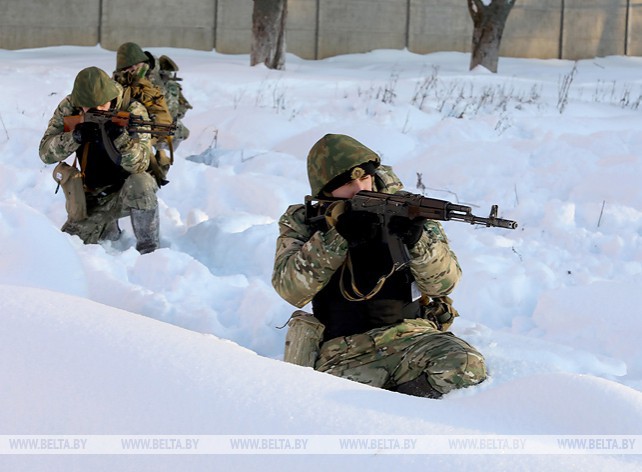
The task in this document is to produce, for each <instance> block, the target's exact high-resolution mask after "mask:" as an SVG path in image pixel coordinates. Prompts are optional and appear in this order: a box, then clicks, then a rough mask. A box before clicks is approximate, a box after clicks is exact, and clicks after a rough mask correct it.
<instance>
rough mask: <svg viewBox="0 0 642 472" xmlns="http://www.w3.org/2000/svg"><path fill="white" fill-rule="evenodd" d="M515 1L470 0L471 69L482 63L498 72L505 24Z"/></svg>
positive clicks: (490, 69) (492, 70)
mask: <svg viewBox="0 0 642 472" xmlns="http://www.w3.org/2000/svg"><path fill="white" fill-rule="evenodd" d="M515 1H516V0H491V1H490V3H489V4H488V5H486V4H485V2H484V1H483V0H468V12H469V13H470V17H471V18H472V19H473V42H472V52H471V56H470V70H472V69H474V68H475V67H477V66H479V65H481V66H483V67H485V68H486V69H488V70H489V71H491V72H493V73H495V72H497V61H498V60H499V47H500V45H501V42H502V35H503V34H504V26H505V25H506V20H507V19H508V14H509V13H510V11H511V9H512V8H513V5H515ZM487 2H488V0H486V3H487Z"/></svg>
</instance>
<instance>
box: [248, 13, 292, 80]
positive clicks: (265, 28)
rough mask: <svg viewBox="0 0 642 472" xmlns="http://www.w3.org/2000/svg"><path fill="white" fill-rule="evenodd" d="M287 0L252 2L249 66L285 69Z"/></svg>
mask: <svg viewBox="0 0 642 472" xmlns="http://www.w3.org/2000/svg"><path fill="white" fill-rule="evenodd" d="M287 14H288V2H287V0H254V9H253V11H252V51H251V54H250V65H252V66H254V65H256V64H261V63H263V64H265V65H266V66H267V67H269V68H270V69H279V70H282V69H285V21H286V18H287Z"/></svg>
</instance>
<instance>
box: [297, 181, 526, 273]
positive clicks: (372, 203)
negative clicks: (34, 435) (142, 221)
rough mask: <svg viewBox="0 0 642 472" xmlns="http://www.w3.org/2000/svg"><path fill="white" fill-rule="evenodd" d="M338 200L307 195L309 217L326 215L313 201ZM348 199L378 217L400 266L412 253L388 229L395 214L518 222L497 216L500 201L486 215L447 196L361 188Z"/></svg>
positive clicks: (354, 206)
mask: <svg viewBox="0 0 642 472" xmlns="http://www.w3.org/2000/svg"><path fill="white" fill-rule="evenodd" d="M339 200H341V199H338V198H331V197H328V198H313V197H311V196H307V197H305V204H306V209H307V215H308V221H310V222H315V221H319V220H321V219H323V218H325V215H324V214H323V212H320V214H318V215H317V216H311V215H312V202H314V201H318V202H319V203H320V204H326V205H328V204H330V203H332V202H336V201H339ZM347 201H348V202H349V205H350V208H351V210H352V211H365V212H368V213H373V214H375V215H377V216H378V217H379V221H380V222H381V226H382V229H383V231H381V236H382V241H383V242H384V243H386V244H388V247H389V248H390V255H391V256H392V260H393V262H394V264H395V265H396V266H398V267H397V268H401V267H404V266H405V265H407V264H408V263H409V261H410V254H409V253H408V248H407V247H406V245H405V244H404V243H403V242H402V241H401V239H400V238H396V237H392V235H391V234H390V232H389V231H387V228H388V227H389V226H388V225H389V223H390V220H391V219H392V217H393V216H398V217H402V218H408V219H411V220H413V219H415V218H427V219H429V220H437V221H461V222H464V223H470V224H473V225H483V226H487V227H498V228H506V229H515V228H517V222H515V221H512V220H505V219H503V218H498V217H497V211H498V206H497V205H492V207H491V210H490V214H489V215H488V217H486V218H484V217H481V216H476V215H473V213H472V209H471V208H470V207H469V206H466V205H458V204H456V203H451V202H448V201H446V200H437V199H435V198H428V197H424V196H423V195H417V194H414V193H409V192H399V193H396V194H387V193H379V192H371V191H368V190H362V191H361V192H359V193H357V194H356V195H355V196H354V197H352V198H351V199H349V200H347Z"/></svg>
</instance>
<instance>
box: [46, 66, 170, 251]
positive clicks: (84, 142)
mask: <svg viewBox="0 0 642 472" xmlns="http://www.w3.org/2000/svg"><path fill="white" fill-rule="evenodd" d="M90 111H91V112H96V111H124V112H129V113H130V114H131V115H132V116H134V115H136V116H139V117H141V118H142V119H143V120H149V117H148V115H147V111H146V109H145V107H144V106H143V105H141V104H140V103H139V102H137V101H134V100H131V101H129V102H128V103H123V89H122V87H121V86H120V85H119V84H118V83H116V82H115V81H114V80H112V79H111V78H110V77H109V76H108V75H107V73H106V72H104V71H103V70H101V69H98V68H97V67H88V68H86V69H83V70H81V71H80V72H79V73H78V75H77V76H76V79H75V81H74V86H73V90H72V92H71V94H70V95H68V96H66V97H65V98H64V99H63V100H62V101H61V102H60V104H59V105H58V107H57V108H56V110H55V111H54V114H53V116H52V118H51V119H50V120H49V125H48V126H47V130H46V131H45V134H44V136H43V138H42V140H41V141H40V159H42V161H43V162H44V163H45V164H55V163H59V164H58V165H57V166H56V168H55V169H54V179H55V180H56V181H57V182H58V184H59V185H60V186H62V188H63V190H64V193H65V198H66V208H67V214H68V217H67V221H66V222H65V224H64V225H63V226H62V228H61V229H62V231H64V232H66V233H69V234H72V235H77V236H79V237H80V239H82V240H83V241H84V242H85V244H94V243H97V242H99V241H101V240H112V241H114V240H117V239H118V238H119V237H120V234H121V230H120V228H119V226H118V219H119V218H123V217H131V224H132V228H133V230H134V235H135V236H136V249H137V250H138V251H139V252H140V253H141V254H145V253H149V252H152V251H154V250H155V249H157V248H158V246H159V218H158V200H157V198H156V192H157V190H158V186H157V184H156V181H155V179H154V177H152V175H151V174H150V173H148V172H147V169H148V167H149V162H150V156H151V155H152V146H151V143H150V139H151V138H150V135H149V134H148V133H145V132H143V131H144V130H143V131H140V132H137V133H132V134H130V133H129V132H128V130H127V128H126V127H124V126H121V125H120V124H119V123H116V122H114V121H110V120H108V121H106V122H104V123H98V122H96V121H87V120H85V119H83V118H84V116H85V114H88V113H89V112H90ZM87 116H88V115H87ZM69 117H74V118H76V120H75V122H77V124H74V125H73V127H70V126H69V120H66V118H67V119H68V118H69ZM66 121H67V125H66V123H65V122H66ZM74 153H75V159H74V162H73V165H71V166H70V165H68V164H67V163H65V162H63V161H64V160H65V159H66V158H67V157H68V156H70V155H71V154H74ZM78 165H79V166H80V167H78Z"/></svg>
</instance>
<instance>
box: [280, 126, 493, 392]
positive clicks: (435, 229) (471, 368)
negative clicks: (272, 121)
mask: <svg viewBox="0 0 642 472" xmlns="http://www.w3.org/2000/svg"><path fill="white" fill-rule="evenodd" d="M307 167H308V178H309V181H310V186H311V189H312V193H311V196H312V197H315V198H316V199H320V201H317V203H310V202H308V204H307V205H292V206H290V207H289V208H288V209H287V211H286V212H285V214H284V215H283V216H282V217H281V218H280V220H279V237H278V240H277V248H276V256H275V261H274V270H273V274H272V284H273V286H274V288H275V289H276V291H277V292H278V293H279V294H280V295H281V296H282V297H283V298H284V299H285V300H286V301H288V302H290V303H291V304H292V305H294V306H296V307H299V308H302V307H303V306H305V305H306V304H308V303H309V302H312V310H313V312H314V315H311V314H305V312H302V311H298V312H295V315H293V317H292V319H291V320H290V323H289V330H288V335H287V337H286V352H285V356H284V359H285V360H286V361H289V362H294V363H297V364H300V365H308V366H312V367H314V368H315V369H316V370H318V371H321V372H327V373H329V374H332V375H336V376H339V377H344V378H347V379H350V380H354V381H357V382H361V383H365V384H369V385H372V386H374V387H380V388H384V389H388V390H393V391H397V392H401V393H405V394H409V395H415V396H421V397H429V398H439V397H441V396H442V395H444V394H446V393H448V392H450V391H451V390H453V389H457V388H463V387H468V386H471V385H475V384H478V383H479V382H482V381H483V380H484V379H485V378H486V367H485V362H484V358H483V357H482V355H481V354H480V353H479V352H478V351H477V350H476V349H475V348H473V347H472V346H471V345H470V344H468V343H467V342H465V341H464V340H462V339H459V338H457V337H455V336H454V335H453V334H452V333H450V332H448V331H447V329H448V327H449V326H450V324H451V323H452V320H453V318H454V317H455V316H457V312H456V311H455V309H454V308H453V307H452V304H451V300H450V299H449V298H448V296H447V295H448V294H450V292H451V291H452V290H453V289H454V287H455V285H456V283H457V282H458V280H459V278H460V275H461V269H460V267H459V264H458V262H457V259H456V257H455V254H454V253H453V252H452V251H451V249H450V248H449V245H448V241H447V239H446V235H445V233H444V230H443V228H442V227H441V225H440V224H439V223H438V222H436V221H431V220H426V219H419V218H417V219H413V220H410V219H408V218H403V217H397V219H395V220H394V224H393V220H391V222H390V225H389V228H381V223H380V222H379V219H378V217H377V216H376V215H373V214H372V213H367V212H364V211H355V210H352V209H351V208H350V206H349V202H348V200H349V199H350V198H352V197H353V196H354V195H355V194H356V193H357V192H359V191H361V190H368V191H376V192H383V193H396V192H397V191H399V190H401V189H402V184H401V182H400V181H399V179H398V178H397V176H396V175H395V174H394V172H393V171H392V169H391V168H390V167H387V166H382V165H380V158H379V156H378V155H377V154H376V153H375V152H373V151H372V150H370V149H368V148H367V147H366V146H364V145H363V144H361V143H360V142H358V141H356V140H355V139H353V138H351V137H349V136H345V135H339V134H328V135H326V136H324V137H323V138H321V139H320V140H319V141H318V142H317V143H316V144H315V145H314V146H313V147H312V149H311V150H310V152H309V154H308V162H307ZM327 197H331V198H332V200H325V201H323V198H327ZM386 230H387V231H389V232H390V233H391V234H390V237H394V238H399V239H400V240H401V242H402V243H403V244H404V245H405V246H406V247H407V249H408V252H409V254H410V263H409V265H407V266H402V267H401V269H399V270H397V269H396V266H395V265H393V261H392V257H391V256H390V250H389V248H388V246H387V244H386V243H384V242H383V239H382V238H381V231H386ZM316 342H318V344H316Z"/></svg>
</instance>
